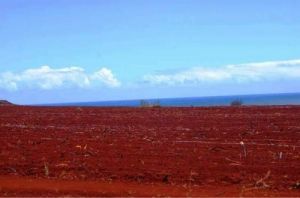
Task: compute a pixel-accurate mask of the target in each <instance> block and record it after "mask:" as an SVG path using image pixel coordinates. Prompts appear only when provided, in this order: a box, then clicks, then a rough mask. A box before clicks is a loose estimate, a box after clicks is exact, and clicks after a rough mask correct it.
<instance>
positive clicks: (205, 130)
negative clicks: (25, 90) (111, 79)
mask: <svg viewBox="0 0 300 198" xmlns="http://www.w3.org/2000/svg"><path fill="white" fill-rule="evenodd" d="M0 196H298V197H299V196H300V106H269V107H209V108H206V107H201V108H193V107H189V108H164V107H163V108H91V107H85V108H84V107H29V106H28V107H26V106H1V107H0Z"/></svg>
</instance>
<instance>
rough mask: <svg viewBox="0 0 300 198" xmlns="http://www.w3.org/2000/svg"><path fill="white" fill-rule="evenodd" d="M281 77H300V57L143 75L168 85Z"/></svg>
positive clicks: (150, 80) (247, 80) (157, 82)
mask: <svg viewBox="0 0 300 198" xmlns="http://www.w3.org/2000/svg"><path fill="white" fill-rule="evenodd" d="M279 79H300V59H299V60H288V61H270V62H260V63H248V64H237V65H226V66H222V67H217V68H208V67H195V68H191V69H187V70H183V71H179V72H176V73H171V74H165V73H164V74H152V75H146V76H144V77H143V80H144V82H146V83H150V84H166V85H180V84H184V85H185V84H198V83H218V82H219V83H220V82H221V83H222V82H239V83H242V82H253V81H255V82H259V81H265V80H279Z"/></svg>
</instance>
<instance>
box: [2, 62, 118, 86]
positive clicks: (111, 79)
mask: <svg viewBox="0 0 300 198" xmlns="http://www.w3.org/2000/svg"><path fill="white" fill-rule="evenodd" d="M98 85H102V86H106V87H118V86H120V85H121V83H120V82H119V81H118V80H117V79H116V78H115V76H114V75H113V73H112V71H111V70H109V69H107V68H105V67H104V68H101V69H100V70H99V71H97V72H95V73H92V74H88V73H86V72H85V70H84V69H83V68H81V67H65V68H60V69H53V68H51V67H49V66H42V67H40V68H34V69H27V70H25V71H23V72H20V73H13V72H4V73H0V88H2V89H6V90H18V89H19V88H21V87H27V88H39V89H43V90H51V89H56V88H64V87H78V88H88V87H92V86H98Z"/></svg>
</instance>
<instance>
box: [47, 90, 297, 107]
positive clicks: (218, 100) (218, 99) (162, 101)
mask: <svg viewBox="0 0 300 198" xmlns="http://www.w3.org/2000/svg"><path fill="white" fill-rule="evenodd" d="M142 101H143V102H146V103H148V104H156V105H160V106H170V107H190V106H229V105H230V104H231V103H232V101H240V102H241V103H242V105H300V93H282V94H257V95H232V96H207V97H187V98H157V99H136V100H115V101H99V102H78V103H60V104H51V106H97V107H99V106H104V107H108V106H112V107H117V106H127V107H137V106H141V103H142Z"/></svg>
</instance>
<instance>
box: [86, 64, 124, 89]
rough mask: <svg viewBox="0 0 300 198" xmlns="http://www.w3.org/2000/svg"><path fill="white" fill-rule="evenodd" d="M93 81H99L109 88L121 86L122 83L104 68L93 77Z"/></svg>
mask: <svg viewBox="0 0 300 198" xmlns="http://www.w3.org/2000/svg"><path fill="white" fill-rule="evenodd" d="M91 79H92V80H99V81H101V82H103V83H104V84H106V85H107V86H109V87H118V86H120V82H119V81H118V80H117V79H116V78H115V77H114V75H113V73H112V72H111V71H110V70H109V69H107V68H105V67H104V68H102V69H100V70H99V71H98V72H95V73H94V74H93V75H92V76H91Z"/></svg>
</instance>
